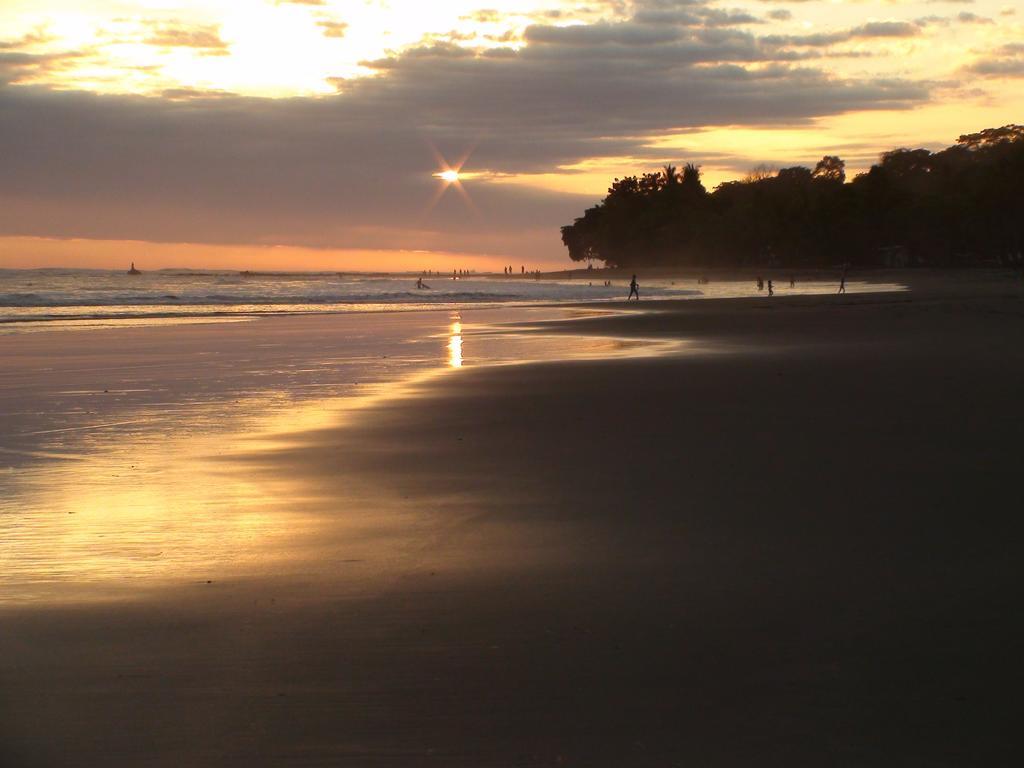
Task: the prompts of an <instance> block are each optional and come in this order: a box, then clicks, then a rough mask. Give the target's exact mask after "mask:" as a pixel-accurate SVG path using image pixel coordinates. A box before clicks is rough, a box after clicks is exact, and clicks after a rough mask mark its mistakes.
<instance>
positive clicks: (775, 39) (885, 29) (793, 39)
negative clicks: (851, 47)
mask: <svg viewBox="0 0 1024 768" xmlns="http://www.w3.org/2000/svg"><path fill="white" fill-rule="evenodd" d="M923 21H927V19H925V20H923ZM920 33H921V25H920V24H919V23H915V22H910V21H871V22H868V23H867V24H862V25H860V26H859V27H852V28H850V29H841V30H838V31H835V32H817V33H813V34H809V35H766V36H765V37H762V38H761V40H762V41H763V42H765V43H770V44H772V45H777V46H786V45H789V46H798V47H804V46H809V47H827V46H830V45H837V44H839V43H846V42H850V41H851V40H871V39H880V38H882V39H884V38H905V37H915V36H916V35H919V34H920Z"/></svg>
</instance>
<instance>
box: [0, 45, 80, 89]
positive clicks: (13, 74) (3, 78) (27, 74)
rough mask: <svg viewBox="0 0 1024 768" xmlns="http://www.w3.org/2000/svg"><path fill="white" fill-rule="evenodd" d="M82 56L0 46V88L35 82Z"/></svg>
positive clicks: (69, 64) (65, 67)
mask: <svg viewBox="0 0 1024 768" xmlns="http://www.w3.org/2000/svg"><path fill="white" fill-rule="evenodd" d="M84 55H85V54H84V53H81V52H78V51H67V52H61V53H29V52H27V51H20V50H16V49H15V47H14V46H12V47H10V48H4V47H2V46H0V87H2V86H4V85H14V84H17V83H21V82H27V81H31V80H36V79H39V78H40V77H43V76H45V75H47V74H52V73H56V72H60V71H61V70H64V69H67V68H68V67H69V66H71V64H72V63H73V62H74V61H76V60H78V59H80V58H82V56H84Z"/></svg>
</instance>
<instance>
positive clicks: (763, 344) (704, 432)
mask: <svg viewBox="0 0 1024 768" xmlns="http://www.w3.org/2000/svg"><path fill="white" fill-rule="evenodd" d="M832 298H833V297H807V298H801V297H789V298H787V297H774V298H773V299H770V300H769V299H768V298H767V297H755V298H751V299H741V300H736V299H722V300H714V299H709V300H704V301H699V302H698V301H692V300H684V301H680V302H674V303H672V304H671V305H669V303H667V302H665V303H664V306H662V304H663V303H662V302H659V306H658V307H657V311H646V310H647V308H648V306H649V304H644V305H643V306H641V307H640V309H641V310H643V311H635V310H636V309H637V307H636V306H635V305H633V306H629V309H631V310H634V311H632V312H629V313H621V312H617V311H615V312H612V313H605V312H604V311H603V310H605V309H611V310H616V309H618V308H621V307H616V306H615V305H612V306H603V305H602V306H600V307H598V309H599V310H601V312H600V313H599V314H597V315H596V316H590V317H583V318H575V319H562V320H556V321H553V322H552V321H547V322H544V321H535V322H530V321H526V322H520V323H518V325H519V327H520V328H522V329H523V331H521V332H525V333H530V332H531V329H532V332H533V333H534V334H535V335H536V337H537V338H538V339H539V340H540V342H541V343H544V342H545V340H548V342H549V343H551V344H554V341H553V340H552V339H554V338H555V337H557V336H559V335H565V336H580V335H583V336H591V337H592V338H597V339H600V338H616V339H630V338H633V339H658V338H664V339H676V340H679V341H680V343H681V344H682V345H683V346H682V347H681V349H680V351H679V353H678V354H672V355H668V356H655V357H637V358H631V357H628V356H627V357H620V358H618V359H603V360H602V359H567V360H558V359H548V360H547V361H544V362H537V363H529V364H524V365H516V366H512V367H508V366H500V365H499V366H485V367H480V368H477V369H472V368H465V369H462V370H459V371H455V372H453V374H454V375H448V376H443V377H438V378H433V379H429V380H422V381H418V382H415V383H413V384H411V385H410V386H409V387H408V388H407V390H406V391H404V393H403V395H402V396H401V397H398V398H389V397H387V396H384V397H382V398H380V399H378V400H375V401H373V402H371V403H369V404H367V405H366V407H364V408H361V409H360V410H359V412H358V413H356V414H355V415H354V418H352V419H350V420H347V421H346V422H344V423H335V422H332V421H331V420H330V419H327V420H325V421H324V422H322V423H319V424H309V425H305V426H303V428H302V429H301V430H299V431H296V432H293V433H292V434H291V435H290V436H289V438H288V441H287V443H286V444H281V445H277V446H271V447H270V449H269V450H258V451H251V452H249V453H248V455H242V454H239V453H234V454H233V455H232V456H231V457H228V458H225V459H223V460H222V461H221V462H220V463H219V464H218V471H219V472H222V473H223V477H224V478H225V479H229V478H244V480H245V482H246V483H247V484H250V485H251V487H252V492H253V493H257V494H263V495H268V498H269V497H274V501H275V504H276V505H275V504H272V505H271V506H268V507H267V508H266V509H265V510H264V512H263V517H262V518H261V519H263V520H264V521H265V520H275V519H280V520H281V521H282V522H280V523H279V524H280V526H282V527H283V528H284V529H285V530H286V532H290V533H293V534H297V537H293V538H291V539H289V540H288V546H286V547H283V548H282V550H281V551H282V552H283V553H284V555H285V559H284V560H283V561H276V562H275V561H269V562H267V563H266V567H265V569H263V570H262V571H260V572H259V573H257V574H255V575H252V576H249V577H245V578H241V577H231V576H227V577H224V576H222V574H221V573H218V572H216V561H211V565H210V567H209V568H206V569H198V570H197V571H196V572H195V573H194V574H193V575H192V580H191V581H190V582H187V583H182V584H180V585H178V586H177V587H175V588H173V589H169V590H157V591H155V592H152V593H145V594H144V595H143V599H142V600H138V601H135V602H131V603H128V604H114V605H99V606H95V605H94V606H86V605H82V606H78V607H74V606H64V607H47V606H45V605H37V606H31V605H25V606H22V607H21V608H18V609H16V610H6V611H4V613H5V624H6V625H7V626H8V628H9V631H8V632H6V633H5V634H4V636H3V637H2V638H0V653H2V655H3V658H4V659H5V660H6V661H5V664H4V666H3V668H2V672H3V678H4V681H5V685H4V688H5V692H4V694H3V697H2V698H0V713H2V715H3V717H2V718H0V722H3V723H4V725H3V726H0V756H10V757H11V758H12V759H13V758H21V762H22V763H24V764H38V765H56V764H59V762H60V759H59V758H60V755H64V754H68V753H69V750H70V751H71V753H73V754H76V756H78V757H79V758H80V759H81V761H82V762H95V763H97V764H104V765H111V766H118V765H125V766H128V765H137V764H140V763H153V762H156V761H157V760H160V761H164V762H174V763H179V764H185V763H187V764H190V765H199V766H204V765H210V766H214V765H217V766H223V765H268V766H269V765H278V764H283V763H288V764H294V763H296V762H303V763H306V764H310V765H353V766H356V765H359V766H363V765H370V764H372V765H382V766H392V765H393V766H403V767H404V766H435V765H436V766H467V768H469V766H495V767H496V768H497V767H503V766H521V765H556V764H577V765H594V766H609V768H610V767H611V766H619V765H638V766H646V765H650V766H655V765H669V764H675V763H682V764H685V763H700V764H704V765H713V766H741V765H742V766H745V765H750V764H754V763H757V764H767V765H780V766H781V765H794V764H796V765H804V764H812V763H817V764H871V765H896V764H899V765H925V764H929V765H930V764H942V765H970V764H976V763H979V762H981V763H986V764H990V765H1002V764H1010V758H1009V756H1010V755H1011V754H1012V753H1013V752H1012V747H1011V745H1010V743H1009V741H1008V740H1007V739H1006V738H1005V734H1006V733H1008V732H1009V731H1008V730H1007V729H1008V728H1009V727H1010V720H1009V718H1010V717H1011V715H1010V712H1011V711H1012V707H1010V706H1009V702H1010V701H1011V698H1010V697H1011V696H1012V691H1013V686H1014V685H1015V680H1016V678H1017V676H1018V672H1019V662H1018V661H1017V660H1016V659H1015V656H1014V653H1015V651H1014V649H1015V648H1016V646H1017V644H1018V641H1019V640H1020V639H1022V638H1021V637H1020V631H1019V626H1018V622H1017V621H1016V618H1015V617H1016V616H1017V615H1018V614H1019V609H1018V608H1017V607H1016V606H1018V605H1019V603H1020V598H1021V597H1022V594H1021V587H1020V580H1019V578H1018V577H1017V576H1016V574H1017V573H1018V571H1019V566H1018V565H1017V563H1018V562H1019V546H1018V545H1017V544H1016V543H1015V542H1017V541H1018V540H1019V535H1020V534H1021V533H1022V532H1024V531H1021V523H1020V522H1019V521H1018V519H1017V518H1018V516H1017V515H1016V514H1015V513H1013V512H1012V509H1010V508H1007V507H1006V506H1005V503H1004V500H1005V499H1006V498H1014V497H1015V494H1016V487H1017V485H1018V484H1019V481H1018V464H1019V462H1018V460H1017V457H1018V456H1019V450H1020V445H1019V439H1020V435H1021V434H1022V429H1024V422H1022V421H1021V419H1020V417H1019V415H1017V414H1019V409H1018V408H1017V403H1018V402H1019V392H1020V391H1021V387H1022V385H1024V351H1022V350H1024V343H1022V342H1024V302H1022V297H1021V292H1020V291H1019V290H1017V289H1015V288H1014V289H1009V290H1007V288H1006V286H996V287H995V288H993V289H985V290H982V291H980V292H978V291H975V290H974V289H972V288H970V287H969V286H968V287H964V286H955V287H951V288H949V289H948V291H947V292H946V293H945V294H942V295H927V293H918V294H915V293H914V292H910V293H904V294H900V295H899V296H895V295H892V294H875V295H871V296H867V295H860V296H857V297H852V296H851V297H849V298H847V297H842V298H841V299H839V300H838V301H837V300H830V299H832ZM651 303H653V302H651ZM642 304H643V302H642ZM588 308H589V309H594V307H593V305H583V306H582V307H577V308H575V310H583V311H585V310H586V309H588ZM563 309H564V307H563ZM575 310H567V311H575ZM537 334H539V335H537ZM467 344H468V342H467ZM584 346H585V345H584ZM551 357H556V356H551ZM243 453H244V452H243ZM250 532H251V533H252V535H253V536H256V537H257V538H258V537H259V536H261V535H269V534H268V533H267V531H266V530H265V529H262V530H261V529H260V528H258V527H256V528H251V529H250ZM215 533H216V532H215ZM269 541H270V543H271V544H273V543H274V539H273V537H272V536H270V538H269ZM200 543H201V544H203V545H206V546H211V547H216V546H220V547H225V546H227V547H230V546H233V545H234V543H235V542H234V540H233V539H229V538H224V537H221V538H220V539H216V538H214V539H209V540H202V541H201V542H200ZM72 648H73V649H74V655H73V656H71V655H69V653H70V649H72ZM54 657H57V658H63V659H71V660H69V661H66V662H64V663H63V664H60V665H56V666H55V665H53V664H52V663H51V660H52V658H54ZM12 661H13V662H14V663H12ZM58 692H60V695H58Z"/></svg>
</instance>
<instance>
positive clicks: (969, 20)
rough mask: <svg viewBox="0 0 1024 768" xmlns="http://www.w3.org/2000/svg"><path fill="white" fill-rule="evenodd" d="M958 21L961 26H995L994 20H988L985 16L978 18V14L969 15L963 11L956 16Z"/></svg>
mask: <svg viewBox="0 0 1024 768" xmlns="http://www.w3.org/2000/svg"><path fill="white" fill-rule="evenodd" d="M956 20H957V21H959V22H960V23H961V24H994V23H995V22H993V21H992V19H989V18H986V17H985V16H978V15H977V14H976V13H968V12H967V11H961V12H960V13H958V14H957V15H956Z"/></svg>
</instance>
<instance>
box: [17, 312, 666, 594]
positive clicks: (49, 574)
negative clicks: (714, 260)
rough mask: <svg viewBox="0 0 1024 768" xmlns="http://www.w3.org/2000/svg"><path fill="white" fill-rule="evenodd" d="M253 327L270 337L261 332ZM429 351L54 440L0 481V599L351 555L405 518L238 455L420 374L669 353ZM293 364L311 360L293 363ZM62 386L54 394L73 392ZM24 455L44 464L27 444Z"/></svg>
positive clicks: (525, 345)
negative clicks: (391, 374)
mask: <svg viewBox="0 0 1024 768" xmlns="http://www.w3.org/2000/svg"><path fill="white" fill-rule="evenodd" d="M558 316H559V317H564V316H567V315H565V313H564V312H562V313H559V315H558ZM261 322H262V323H267V325H264V326H263V327H264V328H265V329H266V331H267V338H268V339H269V338H272V337H273V333H272V332H273V327H272V325H270V324H272V323H274V322H275V321H273V320H271V321H261ZM335 322H337V321H335ZM165 332H166V331H165ZM98 333H103V331H98ZM437 341H438V342H439V343H438V345H437V347H436V348H437V349H438V353H439V355H438V357H435V358H434V359H433V361H430V360H429V359H428V360H425V361H424V362H423V364H422V365H420V366H418V367H416V366H414V368H413V369H412V370H413V371H414V372H412V373H407V374H405V375H404V378H401V379H399V380H393V381H384V382H382V383H380V384H378V385H376V386H372V387H363V388H361V389H360V390H358V392H359V394H347V395H344V396H333V397H326V398H305V399H297V398H294V397H284V398H283V397H282V393H281V391H280V390H279V389H277V387H280V386H282V381H281V379H280V378H279V377H274V376H268V377H267V381H266V391H263V392H258V393H255V394H251V395H249V396H247V397H244V398H238V397H237V396H235V397H234V398H233V399H232V402H231V407H230V408H227V407H226V403H225V402H224V401H221V400H218V399H217V397H216V396H214V397H213V398H212V399H210V400H208V401H207V402H204V403H193V404H190V405H189V407H187V408H183V407H178V406H180V403H179V404H168V403H162V404H160V403H157V404H149V405H137V406H135V407H133V408H130V409H129V410H127V411H124V412H120V413H117V414H116V416H117V417H118V418H105V419H103V420H102V423H101V424H100V425H99V426H100V427H102V429H100V430H99V431H96V430H93V431H89V430H81V431H74V430H72V431H70V432H68V433H67V434H66V435H62V436H61V443H60V445H61V446H62V450H61V452H60V453H56V454H53V455H57V456H64V457H71V458H65V459H64V460H42V459H40V460H33V461H29V462H28V463H27V464H25V465H23V466H20V467H18V468H17V469H14V468H11V469H10V470H8V471H7V472H2V471H0V488H3V489H4V493H3V494H2V498H0V540H2V541H3V542H4V546H3V548H2V552H0V569H2V576H0V587H2V588H0V604H4V603H6V604H19V603H26V602H32V603H36V604H38V603H40V602H43V603H75V602H87V601H97V600H100V601H107V600H119V599H134V598H137V597H139V596H140V595H142V594H144V593H145V592H146V591H148V590H150V589H153V588H157V587H161V586H169V585H187V584H197V583H199V584H205V583H207V582H213V581H215V580H220V579H224V578H231V577H242V576H255V577H259V576H279V575H281V574H286V573H294V572H305V571H309V570H310V569H315V567H316V566H315V564H313V563H314V561H315V558H316V549H317V546H318V543H319V542H321V540H322V539H323V538H324V536H325V534H326V533H329V535H330V537H333V538H334V539H337V537H339V536H340V537H346V536H347V537H349V539H350V541H349V544H350V546H349V551H350V554H352V555H353V560H357V559H358V558H357V557H355V556H359V557H361V556H362V555H364V554H366V551H367V549H366V547H368V546H370V547H372V544H371V543H369V542H372V541H373V540H374V534H373V532H372V531H369V530H368V528H367V526H369V525H376V526H378V527H379V526H387V525H392V526H398V525H402V526H406V525H408V524H409V523H410V521H409V520H407V519H402V518H401V517H400V515H401V514H407V513H408V510H405V511H402V512H401V513H399V512H398V511H396V510H395V509H392V510H391V512H390V513H388V512H387V511H386V509H385V508H386V507H387V501H386V499H385V498H384V494H378V495H377V496H376V497H375V498H369V499H368V498H367V497H366V496H365V491H362V490H361V491H359V492H358V493H357V492H356V491H355V490H354V491H353V494H352V496H351V498H330V499H325V498H324V497H323V492H322V491H320V490H318V489H317V488H316V487H315V486H313V485H310V484H309V483H308V482H306V481H305V480H304V479H303V475H302V474H301V473H294V474H293V473H289V472H282V471H273V470H272V471H255V470H254V466H253V464H252V462H251V461H243V460H241V459H242V457H251V456H252V455H253V454H254V453H255V454H259V455H262V456H264V457H267V460H268V461H271V462H272V461H273V455H274V451H277V450H280V449H281V448H282V447H286V446H288V445H290V444H293V443H294V442H295V441H296V439H297V435H301V434H308V433H311V432H315V431H317V430H325V429H327V428H330V427H335V426H337V425H339V424H341V423H343V422H344V420H345V419H347V418H352V417H353V415H354V414H356V413H357V412H358V411H359V410H361V409H364V408H366V407H368V406H370V405H373V404H378V403H379V402H380V401H381V400H382V399H383V398H391V397H409V396H415V391H416V386H415V385H416V383H417V382H421V381H422V380H423V379H424V377H428V378H434V377H438V376H444V375H452V374H453V373H456V372H457V371H458V370H459V369H464V368H465V367H473V366H482V365H495V364H511V363H520V362H524V361H536V360H564V359H573V358H597V357H602V358H606V357H615V356H624V355H636V354H659V353H665V352H668V351H671V350H673V349H676V348H678V346H679V344H678V342H664V341H659V342H645V341H642V340H623V339H614V338H601V337H587V336H573V335H569V334H559V335H554V336H544V335H541V334H537V333H527V332H523V331H522V330H518V329H517V328H516V327H515V326H514V325H513V326H505V327H495V326H491V325H488V324H485V323H474V322H473V321H472V320H469V321H467V319H466V317H465V316H459V315H453V316H452V317H451V318H450V321H449V323H448V326H447V329H446V331H445V332H444V333H443V334H439V338H438V339H437ZM334 354H337V350H334ZM367 357H369V356H367ZM179 362H180V364H187V361H186V360H181V361H179ZM372 363H373V361H369V360H368V361H367V363H366V364H367V365H370V364H372ZM300 364H301V365H309V366H314V367H315V366H316V365H318V364H319V361H318V360H316V359H310V360H305V361H302V360H299V361H295V362H294V363H293V367H294V366H298V365H300ZM156 375H159V374H156ZM197 375H198V374H197ZM64 384H65V387H64V389H62V390H61V392H62V394H65V395H66V391H67V387H68V386H73V385H74V384H75V382H74V381H67V382H64ZM292 394H294V393H292ZM169 409H170V411H171V413H172V418H170V420H169V419H168V418H167V412H168V410H169ZM113 415H114V414H111V416H113ZM118 423H122V424H130V425H131V427H130V429H129V428H127V427H118V426H117V424H118ZM41 432H42V430H40V433H41ZM22 437H23V438H24V435H23V436H22ZM22 444H24V440H23V441H22ZM39 448H40V451H41V452H42V453H44V454H45V453H46V451H45V445H43V443H42V442H40V445H39ZM9 450H10V449H9ZM22 453H25V451H22ZM361 493H362V494H364V495H362V496H361V495H360V494H361ZM368 505H369V506H373V507H374V515H375V519H374V521H372V523H371V522H369V521H368V520H367V515H366V513H365V510H366V508H367V506H368ZM325 510H330V513H329V514H326V513H325ZM382 510H384V511H382ZM389 521H390V522H389ZM380 532H381V531H380V530H378V531H377V535H379V534H380ZM361 547H362V549H361Z"/></svg>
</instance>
